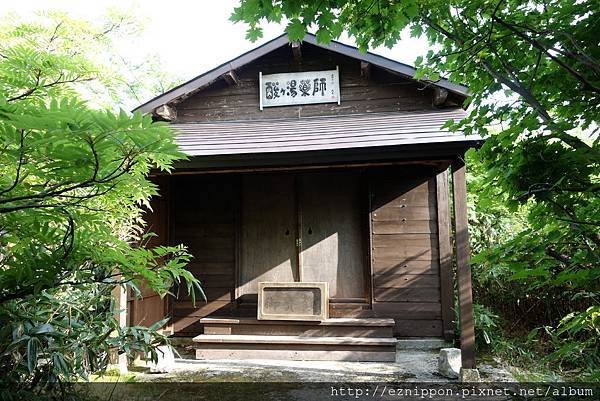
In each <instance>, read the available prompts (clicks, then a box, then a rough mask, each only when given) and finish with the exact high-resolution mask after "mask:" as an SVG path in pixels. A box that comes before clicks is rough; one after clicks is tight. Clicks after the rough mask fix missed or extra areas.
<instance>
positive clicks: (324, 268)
mask: <svg viewBox="0 0 600 401" xmlns="http://www.w3.org/2000/svg"><path fill="white" fill-rule="evenodd" d="M361 192H362V191H361V183H360V176H359V175H358V174H356V173H347V172H340V173H314V174H304V175H302V176H300V177H299V190H298V194H299V205H300V228H301V235H300V239H301V252H300V277H301V280H302V281H307V282H309V281H325V282H328V283H329V296H330V298H331V301H332V302H335V301H336V299H338V300H342V299H353V300H364V299H365V298H366V296H367V295H368V292H367V290H366V282H367V280H366V279H365V275H366V273H365V264H366V263H365V253H364V252H365V250H364V244H365V241H364V236H363V233H364V230H363V222H362V221H361V220H362V218H363V216H364V213H362V211H363V210H362V207H361V204H362V202H361V200H362V198H363V197H362V196H361Z"/></svg>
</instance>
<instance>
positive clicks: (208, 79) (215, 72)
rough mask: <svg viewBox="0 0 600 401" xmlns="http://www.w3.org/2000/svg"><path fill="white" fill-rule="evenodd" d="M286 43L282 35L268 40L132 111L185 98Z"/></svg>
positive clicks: (148, 109)
mask: <svg viewBox="0 0 600 401" xmlns="http://www.w3.org/2000/svg"><path fill="white" fill-rule="evenodd" d="M287 43H288V38H287V34H282V35H279V36H278V37H276V38H275V39H272V40H270V41H269V42H266V43H264V44H262V45H260V46H258V47H256V48H254V49H252V50H249V51H247V52H246V53H244V54H242V55H240V56H238V57H236V58H234V59H232V60H230V61H227V62H225V63H223V64H221V65H219V66H218V67H216V68H213V69H212V70H210V71H208V72H205V73H204V74H201V75H198V76H197V77H195V78H193V79H191V80H189V81H187V82H184V83H183V84H181V85H179V86H176V87H175V88H173V89H171V90H169V91H167V92H165V93H163V94H161V95H158V96H156V97H154V98H153V99H151V100H149V101H147V102H146V103H144V104H142V105H140V106H138V107H136V108H135V109H133V110H132V111H134V112H135V111H141V112H142V113H148V112H151V111H152V110H154V109H155V108H157V107H159V106H162V105H164V104H166V103H169V102H171V101H173V100H175V99H177V98H179V97H182V96H185V95H186V94H189V93H191V92H195V91H197V90H198V89H200V88H202V87H204V86H206V85H208V84H210V83H212V82H214V81H216V80H217V79H219V77H221V76H222V75H223V74H225V73H227V72H229V71H231V70H235V69H236V68H239V67H241V66H243V65H246V64H248V63H250V62H252V61H254V60H256V59H257V58H259V57H262V56H263V55H265V54H267V53H270V52H271V51H273V50H276V49H278V48H280V47H281V46H283V45H285V44H287Z"/></svg>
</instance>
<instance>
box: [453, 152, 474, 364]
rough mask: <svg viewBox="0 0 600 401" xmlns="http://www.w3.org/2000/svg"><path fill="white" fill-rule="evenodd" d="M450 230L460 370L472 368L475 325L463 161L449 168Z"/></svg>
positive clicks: (458, 161)
mask: <svg viewBox="0 0 600 401" xmlns="http://www.w3.org/2000/svg"><path fill="white" fill-rule="evenodd" d="M452 187H453V195H454V197H453V201H454V227H455V230H456V276H457V281H458V302H459V310H460V314H459V315H460V348H461V351H462V352H461V357H462V365H463V367H464V368H474V367H475V326H474V322H473V292H472V285H471V267H470V265H469V254H470V247H469V231H468V218H467V180H466V167H465V164H464V161H462V160H457V161H456V162H455V163H454V164H453V165H452Z"/></svg>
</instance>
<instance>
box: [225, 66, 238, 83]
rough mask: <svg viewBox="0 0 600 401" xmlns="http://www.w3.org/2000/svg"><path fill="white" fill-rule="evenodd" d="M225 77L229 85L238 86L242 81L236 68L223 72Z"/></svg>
mask: <svg viewBox="0 0 600 401" xmlns="http://www.w3.org/2000/svg"><path fill="white" fill-rule="evenodd" d="M223 79H224V80H225V81H226V82H227V84H228V85H229V86H237V85H239V83H240V79H239V78H238V76H237V74H236V73H235V71H234V70H231V71H227V72H226V73H225V74H223Z"/></svg>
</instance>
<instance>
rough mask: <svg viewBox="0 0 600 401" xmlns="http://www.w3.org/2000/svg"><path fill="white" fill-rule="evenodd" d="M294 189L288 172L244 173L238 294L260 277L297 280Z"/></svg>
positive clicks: (248, 290) (248, 289) (252, 286)
mask: <svg viewBox="0 0 600 401" xmlns="http://www.w3.org/2000/svg"><path fill="white" fill-rule="evenodd" d="M294 193H295V186H294V177H293V176H291V175H284V174H265V175H249V176H244V177H243V180H242V217H241V220H242V221H241V231H242V232H241V247H242V249H241V261H240V272H239V287H238V293H237V296H238V297H239V296H242V295H246V294H257V291H258V285H257V284H258V282H260V281H298V263H297V252H296V243H295V241H296V210H295V206H294V205H295V203H294Z"/></svg>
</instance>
